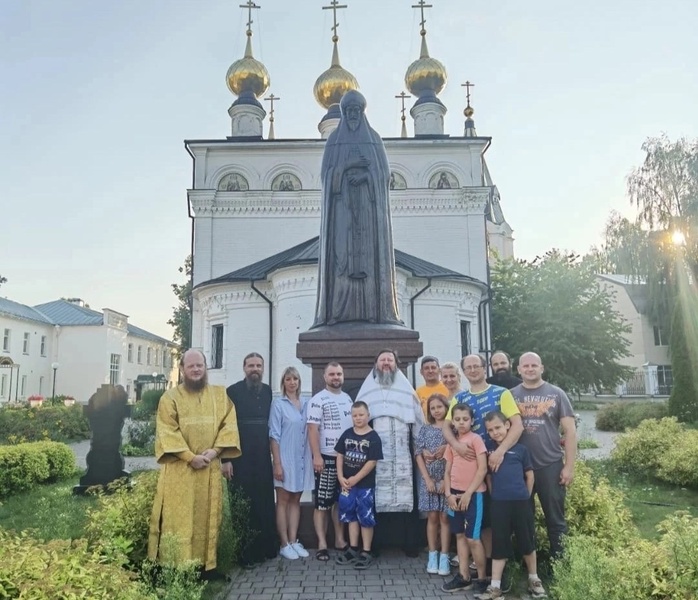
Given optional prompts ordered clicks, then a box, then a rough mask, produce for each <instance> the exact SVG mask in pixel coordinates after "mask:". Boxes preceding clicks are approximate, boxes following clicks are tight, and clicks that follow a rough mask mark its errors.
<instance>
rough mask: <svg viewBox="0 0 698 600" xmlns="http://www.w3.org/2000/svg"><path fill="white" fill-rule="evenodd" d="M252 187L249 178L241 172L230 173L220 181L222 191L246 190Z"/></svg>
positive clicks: (219, 188)
mask: <svg viewBox="0 0 698 600" xmlns="http://www.w3.org/2000/svg"><path fill="white" fill-rule="evenodd" d="M249 189H250V186H249V184H248V183H247V179H245V177H244V176H243V175H241V174H240V173H228V174H227V175H225V176H224V177H223V178H222V179H221V180H220V181H219V182H218V190H219V191H221V192H244V191H247V190H249Z"/></svg>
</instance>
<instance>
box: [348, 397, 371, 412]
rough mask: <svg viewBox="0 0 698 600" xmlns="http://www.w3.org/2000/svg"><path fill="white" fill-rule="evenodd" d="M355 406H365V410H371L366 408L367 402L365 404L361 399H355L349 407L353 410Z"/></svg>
mask: <svg viewBox="0 0 698 600" xmlns="http://www.w3.org/2000/svg"><path fill="white" fill-rule="evenodd" d="M355 408H365V409H366V412H371V411H370V410H368V404H366V403H365V402H364V401H363V400H357V401H356V402H354V403H353V404H352V405H351V409H352V410H354V409H355Z"/></svg>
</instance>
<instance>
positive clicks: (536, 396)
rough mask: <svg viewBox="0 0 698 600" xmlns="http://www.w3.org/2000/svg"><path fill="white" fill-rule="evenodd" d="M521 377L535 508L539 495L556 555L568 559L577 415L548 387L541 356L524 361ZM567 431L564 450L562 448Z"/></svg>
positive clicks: (518, 392)
mask: <svg viewBox="0 0 698 600" xmlns="http://www.w3.org/2000/svg"><path fill="white" fill-rule="evenodd" d="M519 375H521V378H522V380H523V382H522V383H521V385H518V386H516V387H515V388H513V389H512V390H511V393H512V395H513V396H514V400H515V401H516V404H517V406H518V407H519V412H521V419H522V421H523V426H524V431H523V434H522V435H521V438H520V439H519V443H521V444H523V445H524V446H526V448H528V451H529V453H530V455H531V462H532V463H533V472H534V475H535V482H534V484H533V493H532V494H531V502H533V496H534V494H537V495H538V500H539V501H540V504H541V508H542V509H543V514H544V515H545V524H546V527H547V529H548V539H549V540H550V554H551V556H552V557H553V558H557V557H559V556H560V555H561V553H562V536H563V535H565V534H566V533H567V522H566V520H565V492H566V489H567V486H568V485H570V484H571V483H572V480H573V479H574V461H575V458H576V454H577V431H576V427H575V422H574V412H573V410H572V404H571V403H570V400H569V398H568V397H567V394H565V392H563V391H562V390H561V389H560V388H559V387H557V386H554V385H552V384H550V383H547V382H545V381H543V364H542V362H541V359H540V356H538V355H537V354H536V353H535V352H526V353H525V354H522V355H521V358H520V359H519ZM561 428H562V431H563V434H564V436H565V444H564V449H563V446H562V445H561V444H560V429H561ZM563 457H564V461H563Z"/></svg>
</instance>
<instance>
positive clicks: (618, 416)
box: [596, 401, 669, 431]
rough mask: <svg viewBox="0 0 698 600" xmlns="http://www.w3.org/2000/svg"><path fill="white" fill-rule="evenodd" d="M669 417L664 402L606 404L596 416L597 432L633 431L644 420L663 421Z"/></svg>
mask: <svg viewBox="0 0 698 600" xmlns="http://www.w3.org/2000/svg"><path fill="white" fill-rule="evenodd" d="M668 416H669V409H668V408H667V405H666V403H665V402H625V401H621V402H614V403H613V404H607V405H606V406H604V407H603V408H601V409H600V410H599V412H598V413H597V414H596V429H598V430H599V431H626V430H628V429H634V428H635V427H637V426H638V425H639V424H640V423H641V422H642V421H644V420H646V419H656V420H659V419H663V418H664V417H668Z"/></svg>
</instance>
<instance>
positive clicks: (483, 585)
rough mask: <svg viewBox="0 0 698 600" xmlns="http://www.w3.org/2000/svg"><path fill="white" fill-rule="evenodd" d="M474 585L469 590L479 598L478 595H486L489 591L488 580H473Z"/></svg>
mask: <svg viewBox="0 0 698 600" xmlns="http://www.w3.org/2000/svg"><path fill="white" fill-rule="evenodd" d="M471 581H472V582H473V583H472V585H471V586H470V587H469V588H468V589H470V591H472V592H473V594H475V595H476V596H477V594H484V593H485V592H486V591H487V585H488V583H487V579H471Z"/></svg>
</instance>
